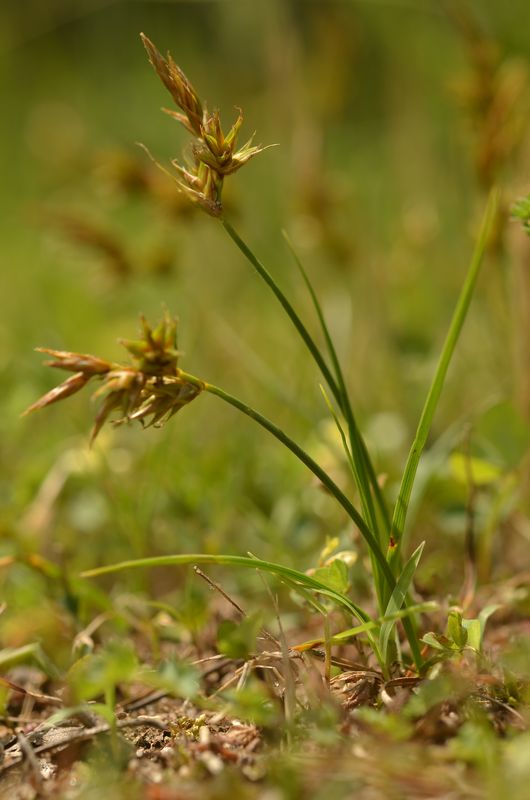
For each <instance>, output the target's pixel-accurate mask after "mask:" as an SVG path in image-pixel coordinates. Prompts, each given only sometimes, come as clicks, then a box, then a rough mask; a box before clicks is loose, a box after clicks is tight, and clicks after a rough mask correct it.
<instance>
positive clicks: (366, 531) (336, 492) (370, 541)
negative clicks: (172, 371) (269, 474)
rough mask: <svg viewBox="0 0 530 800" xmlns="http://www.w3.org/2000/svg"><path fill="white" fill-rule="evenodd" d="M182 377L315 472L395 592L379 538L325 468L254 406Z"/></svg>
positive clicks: (186, 376) (193, 378) (218, 389)
mask: <svg viewBox="0 0 530 800" xmlns="http://www.w3.org/2000/svg"><path fill="white" fill-rule="evenodd" d="M179 377H180V378H182V379H183V380H185V381H187V382H188V383H193V384H195V385H196V386H200V387H201V388H202V389H203V390H205V391H207V392H209V393H210V394H214V395H216V396H217V397H219V398H220V399H221V400H224V401H225V403H228V404H229V405H231V406H234V408H237V409H238V411H242V412H243V414H246V416H247V417H250V418H251V419H253V420H254V421H255V422H257V423H258V424H259V425H261V427H262V428H265V430H267V431H269V433H272V435H273V436H275V437H276V439H278V440H279V441H280V442H281V443H282V444H283V445H284V446H285V447H287V448H288V449H289V450H290V451H291V452H292V453H294V455H295V456H296V457H297V458H298V459H299V460H300V461H301V462H302V463H303V464H305V465H306V467H308V468H309V469H310V470H311V472H312V473H313V474H314V475H316V477H317V478H318V479H319V481H320V482H321V483H322V484H323V485H324V486H325V487H326V489H327V490H328V491H329V492H330V493H331V494H332V495H333V497H335V499H336V500H337V501H338V502H339V503H340V505H341V506H342V507H343V508H344V510H345V511H346V513H347V514H348V516H349V517H350V519H351V520H352V521H353V522H354V523H355V524H356V525H357V527H358V528H359V531H360V533H361V535H362V537H363V538H364V540H365V541H366V543H367V545H368V547H369V549H370V552H371V553H372V554H373V556H374V558H375V561H376V563H377V567H378V569H379V571H380V572H381V574H382V575H383V576H384V578H385V580H386V582H387V583H388V586H389V588H390V590H391V591H392V590H393V589H394V587H395V585H396V581H395V578H394V575H393V573H392V570H391V569H390V567H389V564H388V562H387V560H386V558H385V555H384V553H383V551H382V549H381V547H380V545H379V542H378V541H377V539H376V538H375V536H374V534H373V533H372V531H371V530H370V528H369V527H368V525H367V524H366V522H365V520H364V519H363V518H362V516H361V515H360V514H359V512H358V511H357V509H356V508H355V506H354V505H353V504H352V503H351V502H350V500H348V498H347V497H346V495H345V494H344V492H343V491H342V490H341V489H340V488H339V487H338V486H337V484H336V483H335V482H334V481H333V480H332V479H331V478H330V477H329V475H328V474H327V472H325V471H324V470H323V469H322V467H320V466H319V465H318V464H317V462H316V461H314V460H313V459H312V458H311V456H310V455H309V454H308V453H306V452H305V450H303V449H302V448H301V447H300V445H298V444H297V443H296V442H295V441H293V440H292V439H291V438H290V436H287V434H286V433H284V431H282V430H281V428H278V426H277V425H275V424H274V422H271V420H269V419H267V417H264V416H263V415H262V414H260V413H259V411H256V409H254V408H252V407H251V406H249V405H247V404H246V403H243V402H242V401H241V400H239V399H238V398H237V397H234V396H233V395H231V394H229V393H228V392H225V391H224V389H221V388H219V386H214V385H213V384H211V383H205V382H204V381H201V380H200V378H196V377H195V376H193V375H189V374H188V373H187V372H183V371H182V370H179Z"/></svg>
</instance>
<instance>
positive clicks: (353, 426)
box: [221, 219, 390, 538]
mask: <svg viewBox="0 0 530 800" xmlns="http://www.w3.org/2000/svg"><path fill="white" fill-rule="evenodd" d="M221 224H222V225H223V227H224V229H225V230H226V232H227V233H228V235H229V236H230V238H231V239H232V241H233V242H234V243H235V244H236V245H237V247H238V248H239V250H241V252H242V253H243V255H244V256H245V258H246V259H247V260H248V261H249V262H250V264H251V265H252V267H253V268H254V269H255V270H256V272H257V273H258V275H259V276H260V277H261V278H262V280H263V281H264V282H265V283H266V284H267V286H268V287H269V288H270V289H271V291H272V292H273V294H274V295H275V297H276V298H277V300H278V301H279V302H280V304H281V306H282V308H283V309H284V311H285V312H286V314H287V316H288V317H289V319H290V320H291V322H292V323H293V325H294V326H295V328H296V330H297V331H298V333H299V334H300V336H301V338H302V340H303V341H304V344H305V345H306V347H307V349H308V350H309V352H310V353H311V355H312V357H313V359H314V360H315V362H316V364H317V366H318V368H319V369H320V371H321V373H322V375H323V376H324V379H325V380H326V382H327V384H328V386H329V388H330V389H331V392H332V394H333V396H334V398H335V400H336V402H337V403H338V405H339V408H340V410H341V411H342V413H343V414H344V416H345V417H346V421H347V423H348V430H349V435H350V441H351V445H352V450H353V454H354V460H355V463H356V467H357V469H356V471H355V480H356V482H357V486H358V488H359V494H360V497H361V502H362V505H363V512H364V515H365V518H366V520H367V521H369V522H370V524H371V525H372V527H373V529H374V531H376V533H377V536H378V538H379V533H378V528H379V526H378V520H377V515H376V513H375V509H374V505H373V499H372V495H371V491H370V487H369V486H368V483H367V480H366V475H365V472H364V468H365V469H366V471H367V472H368V478H369V481H370V484H371V486H372V489H373V492H374V495H375V497H376V499H377V502H378V505H379V507H380V511H381V515H382V517H383V520H384V523H385V526H386V529H387V534H388V530H389V527H390V521H389V518H388V511H387V509H386V506H385V503H384V500H383V496H382V493H381V489H380V487H379V484H378V483H377V476H376V474H375V470H374V467H373V464H372V462H371V461H370V457H369V454H368V450H367V449H366V445H365V444H364V441H363V439H362V436H361V433H360V431H359V428H358V426H357V423H356V421H355V418H354V415H353V411H352V408H351V404H350V402H349V399H348V395H347V393H346V387H345V384H344V379H343V376H342V371H341V368H340V364H339V362H338V358H337V355H336V352H335V348H334V346H333V342H332V341H331V337H330V336H329V331H328V330H327V326H326V324H325V321H324V318H323V315H322V313H321V311H320V308H319V305H318V301H316V296H315V294H314V291H313V289H312V287H311V286H310V283H309V280H308V279H307V276H306V275H305V272H304V270H303V267H301V265H300V264H299V266H300V268H301V270H302V275H303V276H304V280H305V282H306V285H308V288H309V291H310V293H311V296H312V298H313V302H315V301H316V308H317V313H318V315H319V319H320V322H321V324H323V330H324V335H325V338H326V343H327V345H328V349H329V350H330V356H331V359H332V362H333V366H334V368H335V371H336V375H337V380H335V378H334V376H333V373H332V372H331V370H330V369H329V367H328V365H327V363H326V361H325V360H324V358H323V357H322V353H321V352H320V350H319V349H318V347H317V345H316V343H315V341H314V339H313V338H312V336H311V334H310V333H309V331H308V330H307V328H306V327H305V325H304V324H303V322H302V320H301V319H300V317H299V316H298V314H297V312H296V311H295V309H294V308H293V306H292V305H291V303H290V302H289V300H288V299H287V298H286V296H285V295H284V293H283V292H282V290H281V289H280V287H279V286H278V285H277V283H276V281H275V280H274V278H273V277H272V275H271V274H270V272H269V271H268V269H267V268H266V267H265V265H264V264H262V263H261V261H260V260H259V259H258V258H256V256H255V255H254V253H253V252H252V250H251V249H250V248H249V247H248V245H247V244H245V242H244V241H243V240H242V239H241V237H240V236H239V235H238V233H237V232H236V231H235V230H234V228H233V227H232V226H231V225H230V223H229V222H227V221H226V220H225V219H221ZM297 263H299V262H298V259H297ZM337 381H338V382H337Z"/></svg>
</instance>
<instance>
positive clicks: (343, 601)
mask: <svg viewBox="0 0 530 800" xmlns="http://www.w3.org/2000/svg"><path fill="white" fill-rule="evenodd" d="M186 564H219V565H230V566H236V567H246V568H249V569H258V570H262V571H263V572H271V573H272V574H273V575H277V576H278V577H279V578H284V579H285V580H287V581H290V582H294V583H297V584H299V585H300V586H302V587H304V588H306V589H310V590H311V591H313V592H317V593H318V594H321V595H323V596H324V597H328V598H329V599H330V600H333V601H334V602H335V603H336V604H337V605H338V606H340V607H341V608H343V609H344V610H346V611H348V612H349V613H350V614H352V615H353V616H354V617H357V619H359V620H360V621H361V622H367V621H369V620H370V617H369V616H368V614H367V613H366V612H365V611H363V609H362V608H360V607H359V606H358V605H357V604H356V603H354V602H353V601H352V600H350V599H349V597H346V596H345V595H343V594H340V593H339V592H335V591H334V590H333V589H331V588H330V587H329V586H326V585H325V584H324V583H321V582H320V581H318V580H316V579H315V578H312V577H311V576H310V575H306V574H305V572H299V570H296V569H292V568H291V567H285V566H283V565H282V564H275V563H274V562H272V561H263V560H262V559H260V558H255V557H249V556H232V555H224V554H221V555H207V554H205V553H191V554H190V553H185V554H182V555H181V554H179V555H173V556H154V557H151V558H138V559H134V560H131V561H121V562H119V563H117V564H110V565H108V566H105V567H97V568H96V569H90V570H87V571H86V572H83V573H82V574H81V577H82V578H93V577H96V576H98V575H107V574H109V573H113V572H123V571H124V570H129V569H147V568H151V567H172V566H184V565H186Z"/></svg>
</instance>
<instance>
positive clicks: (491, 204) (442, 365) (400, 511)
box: [387, 192, 497, 568]
mask: <svg viewBox="0 0 530 800" xmlns="http://www.w3.org/2000/svg"><path fill="white" fill-rule="evenodd" d="M496 207H497V194H496V192H492V193H491V194H490V197H489V200H488V205H487V207H486V211H485V214H484V218H483V220H482V225H481V229H480V233H479V237H478V240H477V244H476V246H475V250H474V252H473V257H472V259H471V263H470V265H469V269H468V273H467V275H466V279H465V281H464V285H463V287H462V290H461V292H460V296H459V298H458V302H457V305H456V308H455V311H454V314H453V317H452V320H451V324H450V326H449V331H448V333H447V336H446V339H445V342H444V346H443V348H442V352H441V354H440V358H439V361H438V366H437V368H436V372H435V374H434V378H433V381H432V384H431V387H430V389H429V393H428V395H427V399H426V401H425V405H424V407H423V411H422V413H421V417H420V421H419V423H418V428H417V431H416V436H415V437H414V441H413V443H412V447H411V449H410V452H409V456H408V459H407V463H406V466H405V470H404V472H403V478H402V481H401V486H400V490H399V495H398V499H397V501H396V505H395V508H394V514H393V517H392V528H391V536H390V546H389V551H388V554H387V557H388V558H389V560H391V563H392V564H393V565H394V568H396V565H397V564H398V562H399V557H400V553H401V547H402V540H403V533H404V530H405V522H406V519H407V511H408V507H409V502H410V495H411V492H412V487H413V485H414V479H415V477H416V471H417V469H418V464H419V461H420V457H421V454H422V452H423V449H424V447H425V443H426V441H427V436H428V434H429V431H430V428H431V424H432V420H433V417H434V412H435V411H436V407H437V405H438V400H439V399H440V394H441V391H442V388H443V384H444V381H445V376H446V374H447V370H448V368H449V364H450V363H451V359H452V356H453V353H454V350H455V346H456V343H457V341H458V337H459V335H460V331H461V330H462V326H463V324H464V320H465V318H466V314H467V311H468V308H469V304H470V302H471V298H472V296H473V290H474V288H475V285H476V282H477V277H478V274H479V270H480V266H481V263H482V259H483V256H484V252H485V250H486V244H487V241H488V236H489V233H490V230H491V225H492V222H493V220H494V218H495V212H496Z"/></svg>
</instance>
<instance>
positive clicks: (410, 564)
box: [379, 542, 425, 663]
mask: <svg viewBox="0 0 530 800" xmlns="http://www.w3.org/2000/svg"><path fill="white" fill-rule="evenodd" d="M424 546H425V542H422V543H421V544H420V546H419V547H417V548H416V550H415V551H414V552H413V554H412V555H411V557H410V558H409V560H408V561H407V563H406V564H405V566H404V568H403V571H402V573H401V575H400V576H399V578H398V581H397V583H396V586H395V589H394V591H393V592H392V595H391V597H390V600H389V601H388V605H387V607H386V611H385V617H389V618H390V619H389V620H387V621H386V622H384V623H383V625H382V626H381V632H380V634H379V648H380V650H381V654H382V657H383V660H384V662H385V663H386V662H387V657H388V642H389V640H390V634H391V633H392V631H393V629H394V626H395V624H396V620H395V619H393V615H394V614H395V613H396V612H398V611H399V610H400V609H401V607H402V606H403V603H404V602H405V600H406V597H407V594H408V591H409V588H410V585H411V583H412V579H413V578H414V574H415V572H416V569H417V567H418V563H419V560H420V558H421V554H422V553H423V548H424ZM407 610H408V612H409V614H410V607H409V608H408V609H407ZM413 641H414V644H415V646H416V647H417V648H418V653H417V654H415V657H416V655H419V645H418V644H417V640H416V639H414V640H412V641H410V645H411V647H412V644H413Z"/></svg>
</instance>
